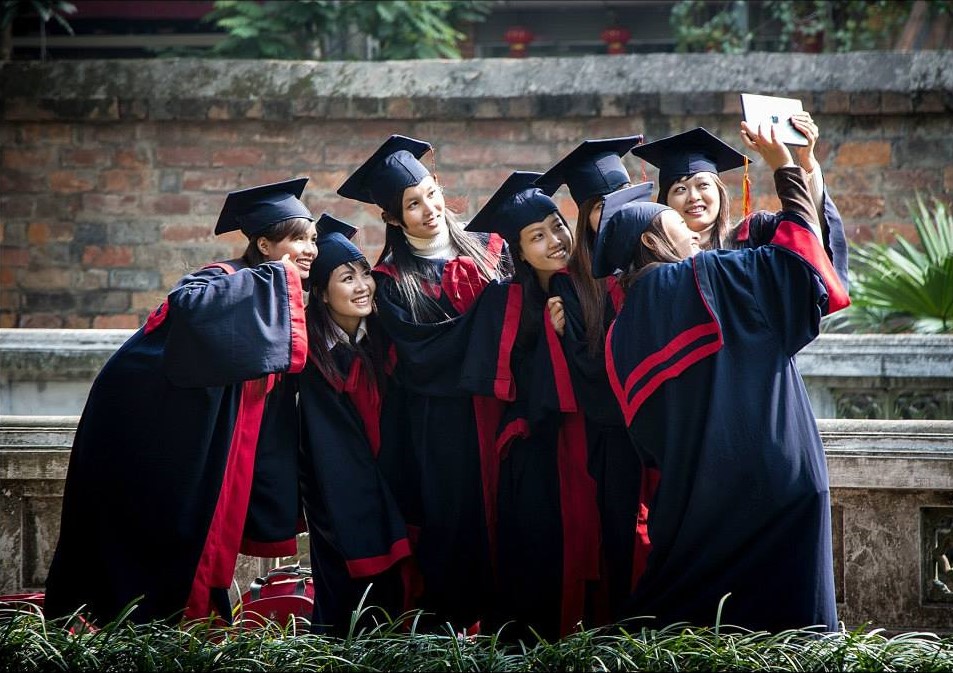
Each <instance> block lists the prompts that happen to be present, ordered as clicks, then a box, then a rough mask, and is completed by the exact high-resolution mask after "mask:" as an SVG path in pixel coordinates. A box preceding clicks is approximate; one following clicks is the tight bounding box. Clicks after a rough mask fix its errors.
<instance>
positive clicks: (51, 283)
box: [20, 266, 73, 290]
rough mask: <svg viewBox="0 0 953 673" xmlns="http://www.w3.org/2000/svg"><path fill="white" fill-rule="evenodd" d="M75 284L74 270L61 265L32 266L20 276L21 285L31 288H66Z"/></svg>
mask: <svg viewBox="0 0 953 673" xmlns="http://www.w3.org/2000/svg"><path fill="white" fill-rule="evenodd" d="M72 286H73V272H72V271H71V270H70V269H66V268H63V267H59V266H54V267H45V268H31V269H30V270H29V272H28V273H24V274H22V275H21V276H20V287H23V288H26V289H29V290H44V289H54V290H65V289H67V288H70V287H72Z"/></svg>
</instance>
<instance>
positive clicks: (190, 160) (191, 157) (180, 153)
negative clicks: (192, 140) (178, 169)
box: [156, 147, 209, 166]
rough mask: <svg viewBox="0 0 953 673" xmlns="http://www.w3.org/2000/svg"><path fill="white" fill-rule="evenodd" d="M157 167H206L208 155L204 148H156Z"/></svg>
mask: <svg viewBox="0 0 953 673" xmlns="http://www.w3.org/2000/svg"><path fill="white" fill-rule="evenodd" d="M156 165H157V166H208V165H209V154H208V150H207V149H206V148H205V147H159V148H156Z"/></svg>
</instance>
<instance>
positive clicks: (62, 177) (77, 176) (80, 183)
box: [50, 171, 96, 194]
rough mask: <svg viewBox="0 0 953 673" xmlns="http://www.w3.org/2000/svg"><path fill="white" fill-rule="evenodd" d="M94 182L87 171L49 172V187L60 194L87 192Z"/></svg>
mask: <svg viewBox="0 0 953 673" xmlns="http://www.w3.org/2000/svg"><path fill="white" fill-rule="evenodd" d="M95 187H96V183H95V182H94V181H93V179H92V178H91V177H90V175H89V174H88V173H83V172H78V171H53V172H52V173H50V189H51V190H52V191H54V192H57V193H61V194H70V193H74V194H75V193H78V192H89V191H92V190H93V189H95Z"/></svg>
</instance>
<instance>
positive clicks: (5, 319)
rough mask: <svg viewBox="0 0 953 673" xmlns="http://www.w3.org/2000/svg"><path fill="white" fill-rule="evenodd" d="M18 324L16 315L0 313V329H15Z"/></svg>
mask: <svg viewBox="0 0 953 673" xmlns="http://www.w3.org/2000/svg"><path fill="white" fill-rule="evenodd" d="M17 322H18V316H17V314H16V313H6V312H3V313H0V327H3V328H6V329H9V328H11V327H16V326H17Z"/></svg>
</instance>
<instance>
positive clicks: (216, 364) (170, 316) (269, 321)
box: [163, 262, 308, 387]
mask: <svg viewBox="0 0 953 673" xmlns="http://www.w3.org/2000/svg"><path fill="white" fill-rule="evenodd" d="M166 305H167V309H166V310H167V315H166V317H165V319H164V321H163V322H167V323H168V335H167V339H166V343H165V356H164V359H163V369H164V371H165V374H166V376H167V377H168V378H169V380H170V381H171V382H172V383H173V384H174V385H177V386H182V387H207V386H221V385H230V384H234V383H237V382H240V381H248V380H252V379H256V378H259V377H261V376H264V375H266V374H274V373H280V372H288V373H298V372H300V371H301V370H302V368H303V367H304V362H305V357H306V354H307V346H308V344H307V336H306V330H305V323H304V300H303V295H302V288H301V279H300V277H299V276H298V273H297V272H296V271H295V270H294V267H293V266H292V265H291V264H289V263H283V262H268V263H265V264H261V265H259V266H257V267H253V268H246V269H240V270H238V271H236V272H235V273H227V272H225V271H224V270H223V269H221V268H220V267H217V266H215V267H208V268H206V269H202V270H200V271H198V272H196V273H194V274H191V275H189V276H186V277H185V278H183V279H182V280H181V281H180V282H179V285H178V286H177V287H176V288H175V289H174V290H172V292H171V293H169V296H168V298H167V299H166Z"/></svg>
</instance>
